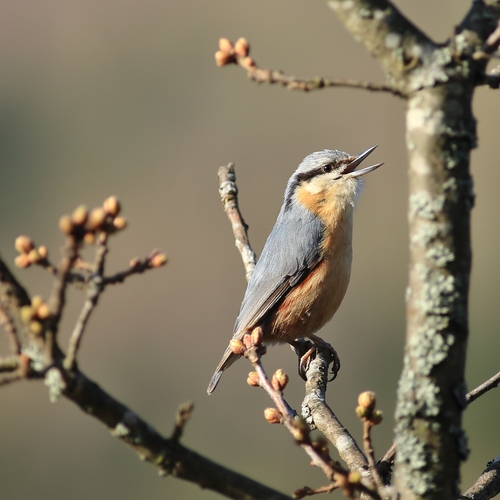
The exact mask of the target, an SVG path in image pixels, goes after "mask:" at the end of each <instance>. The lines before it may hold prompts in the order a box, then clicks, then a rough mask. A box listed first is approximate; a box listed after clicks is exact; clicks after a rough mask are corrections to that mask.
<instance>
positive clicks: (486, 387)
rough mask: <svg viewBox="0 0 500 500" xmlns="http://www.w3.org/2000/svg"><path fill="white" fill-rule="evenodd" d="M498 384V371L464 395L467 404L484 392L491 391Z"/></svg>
mask: <svg viewBox="0 0 500 500" xmlns="http://www.w3.org/2000/svg"><path fill="white" fill-rule="evenodd" d="M499 385H500V372H498V373H497V374H496V375H493V377H491V378H490V379H488V380H487V381H486V382H484V383H482V384H481V385H479V386H477V387H476V388H475V389H472V391H470V392H469V393H468V394H467V395H466V396H465V400H466V401H467V404H470V403H472V402H473V401H475V400H476V399H477V398H479V397H480V396H482V395H483V394H486V393H487V392H488V391H491V389H494V388H496V387H498V386H499Z"/></svg>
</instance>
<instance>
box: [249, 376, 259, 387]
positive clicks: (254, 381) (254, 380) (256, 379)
mask: <svg viewBox="0 0 500 500" xmlns="http://www.w3.org/2000/svg"><path fill="white" fill-rule="evenodd" d="M247 384H248V385H251V386H252V387H260V382H259V374H258V373H257V372H250V373H249V374H248V377H247Z"/></svg>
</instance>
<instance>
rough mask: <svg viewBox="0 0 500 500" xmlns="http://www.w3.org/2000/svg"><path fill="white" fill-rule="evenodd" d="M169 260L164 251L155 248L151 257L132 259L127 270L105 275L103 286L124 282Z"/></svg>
mask: <svg viewBox="0 0 500 500" xmlns="http://www.w3.org/2000/svg"><path fill="white" fill-rule="evenodd" d="M166 262H167V257H166V256H165V254H164V253H162V252H160V251H158V250H155V251H154V252H152V253H151V255H150V256H149V257H145V258H144V259H142V260H139V259H132V261H131V262H130V267H129V269H126V270H125V271H120V272H118V273H116V274H114V275H113V276H104V277H103V279H102V284H103V286H107V285H116V284H117V283H123V282H124V281H125V280H126V279H127V278H128V277H129V276H133V275H134V274H142V273H143V272H145V271H148V270H149V269H155V268H157V267H160V266H163V265H165V264H166Z"/></svg>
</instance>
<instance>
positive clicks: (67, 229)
mask: <svg viewBox="0 0 500 500" xmlns="http://www.w3.org/2000/svg"><path fill="white" fill-rule="evenodd" d="M59 229H60V231H61V233H63V234H66V235H68V236H69V235H70V234H71V233H72V232H73V224H72V223H71V217H70V216H69V215H63V216H62V217H61V218H60V219H59Z"/></svg>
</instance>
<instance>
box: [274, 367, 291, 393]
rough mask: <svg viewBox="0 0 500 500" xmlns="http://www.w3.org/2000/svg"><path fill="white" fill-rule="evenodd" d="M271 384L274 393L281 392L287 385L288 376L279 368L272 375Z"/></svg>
mask: <svg viewBox="0 0 500 500" xmlns="http://www.w3.org/2000/svg"><path fill="white" fill-rule="evenodd" d="M271 383H272V386H273V389H274V390H275V391H280V392H282V391H284V390H285V387H286V385H287V384H288V375H287V374H286V373H285V372H284V371H283V370H282V369H281V368H279V369H278V370H276V372H275V373H274V375H273V379H272V382H271Z"/></svg>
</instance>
